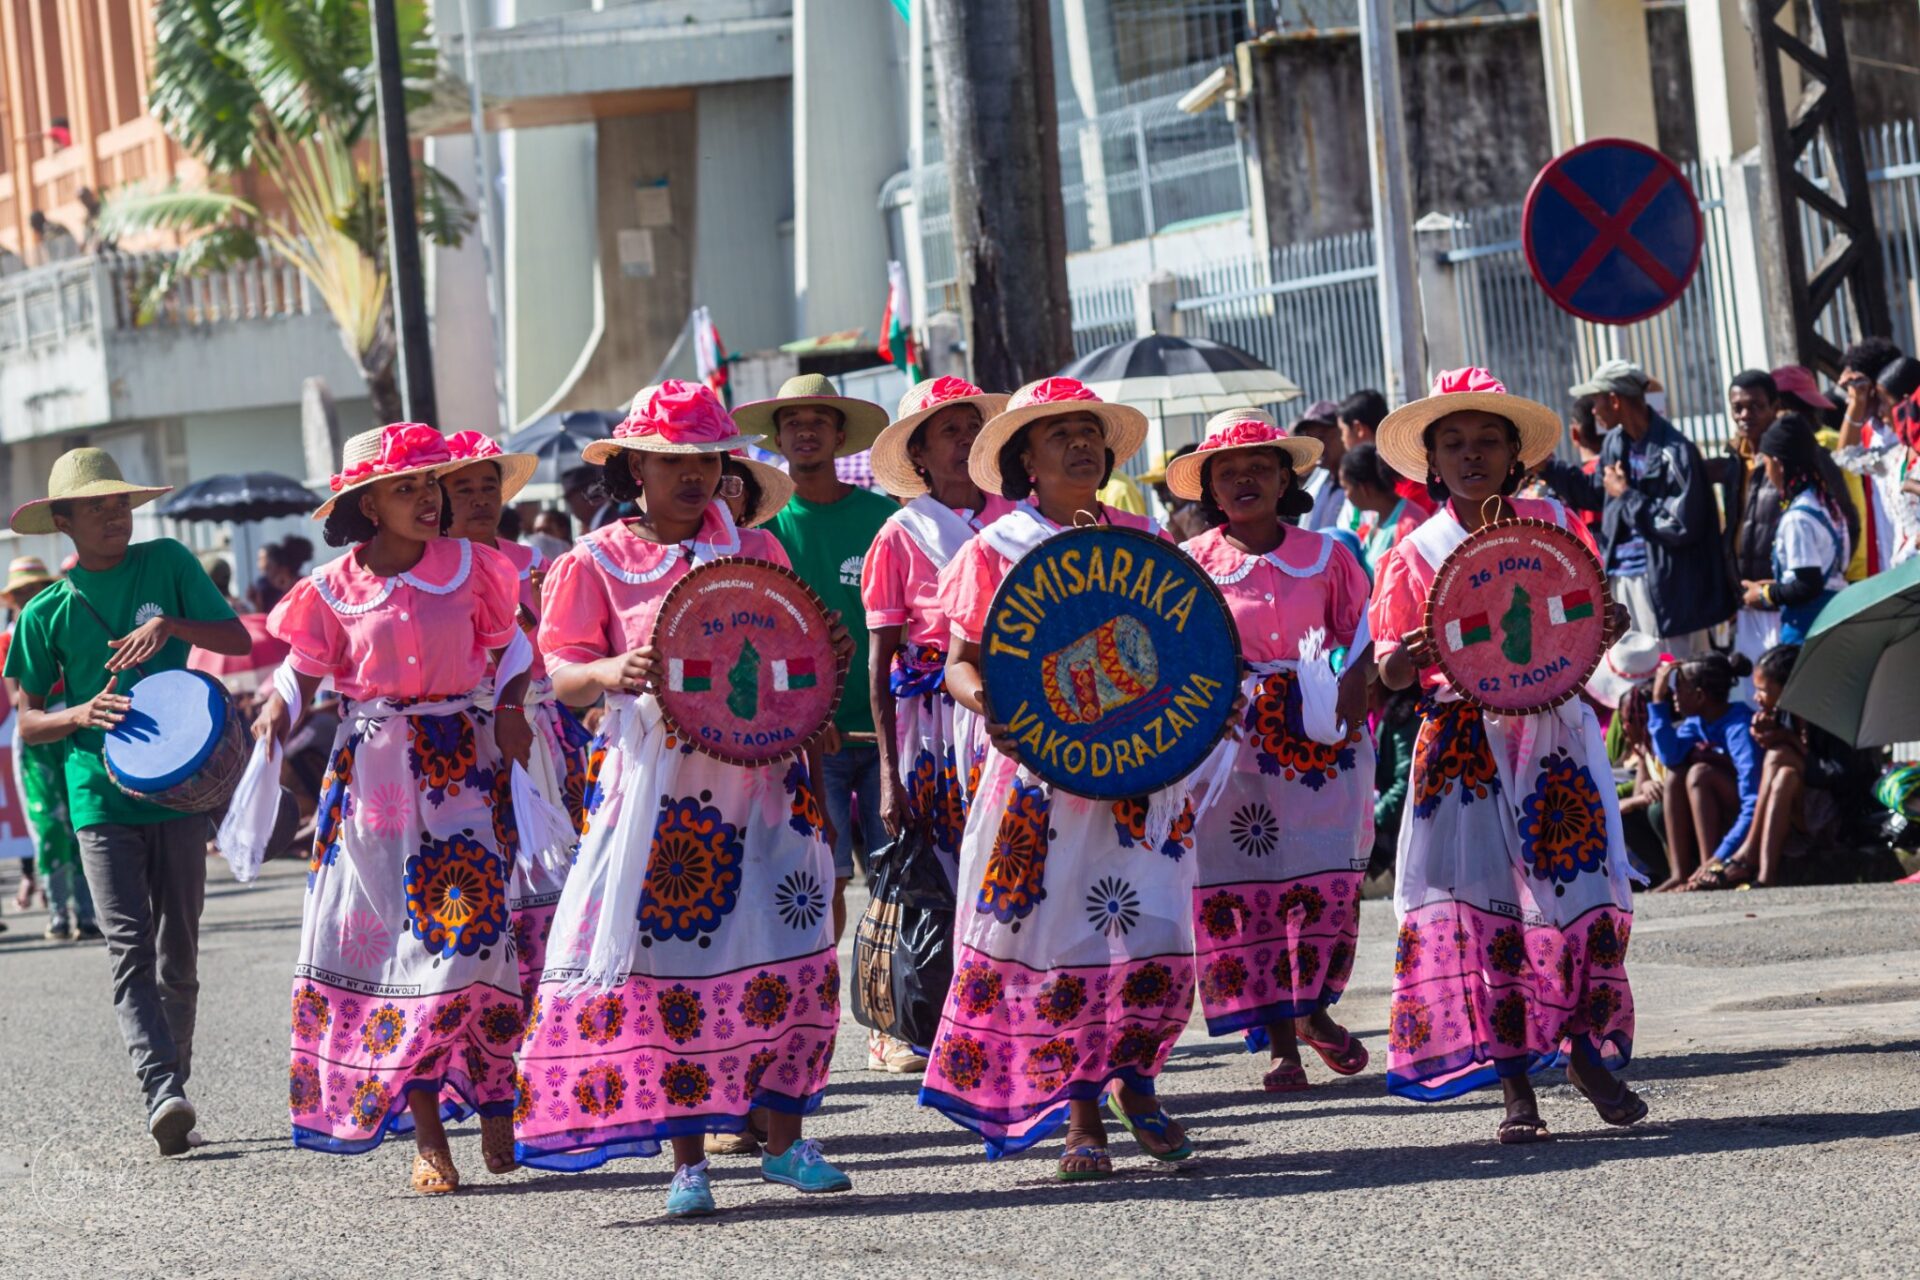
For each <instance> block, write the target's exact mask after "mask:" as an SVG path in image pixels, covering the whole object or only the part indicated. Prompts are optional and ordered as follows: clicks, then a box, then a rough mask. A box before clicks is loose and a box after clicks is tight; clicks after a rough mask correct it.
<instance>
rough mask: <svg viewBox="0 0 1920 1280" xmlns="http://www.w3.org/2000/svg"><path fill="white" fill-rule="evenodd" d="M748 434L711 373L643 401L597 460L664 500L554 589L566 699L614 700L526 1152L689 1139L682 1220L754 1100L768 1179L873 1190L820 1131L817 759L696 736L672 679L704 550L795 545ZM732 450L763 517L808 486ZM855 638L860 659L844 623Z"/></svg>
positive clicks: (703, 1199)
mask: <svg viewBox="0 0 1920 1280" xmlns="http://www.w3.org/2000/svg"><path fill="white" fill-rule="evenodd" d="M747 443H748V439H747V437H744V436H742V435H740V434H739V432H738V430H737V429H736V428H735V426H734V424H733V420H732V419H731V418H730V417H728V416H727V412H726V410H725V409H724V408H723V407H722V406H721V404H720V401H719V400H718V399H717V398H716V397H715V396H714V394H713V392H712V391H711V390H709V389H708V388H706V387H704V386H700V385H697V384H691V383H686V382H680V381H668V382H665V383H663V384H661V385H660V387H659V388H658V389H656V390H654V391H653V393H652V394H651V395H648V396H646V397H645V398H644V400H638V401H637V402H636V404H635V405H634V408H633V412H632V413H630V414H629V415H628V416H627V419H626V420H625V421H624V422H622V423H621V424H620V425H619V426H618V427H617V428H615V430H614V434H613V437H612V438H611V439H607V440H601V441H596V442H595V443H593V444H592V445H589V446H588V447H587V449H586V451H585V457H586V460H587V461H588V462H589V463H593V464H596V465H600V466H601V467H602V468H603V471H604V477H605V483H606V486H607V491H608V493H609V494H611V495H612V497H613V498H614V500H616V501H628V500H634V499H638V500H640V501H641V502H642V504H643V507H644V514H642V515H640V516H638V517H637V518H635V519H631V520H622V521H616V522H615V523H613V524H611V525H608V526H607V527H605V528H603V529H599V530H596V531H595V532H593V533H592V534H590V535H588V536H587V537H585V538H582V539H581V540H580V541H579V542H577V543H575V544H574V547H573V549H572V550H571V551H569V552H568V553H567V554H566V555H564V556H561V557H560V558H559V559H557V560H555V561H554V563H553V567H552V568H551V569H550V570H549V571H548V573H547V578H546V582H545V584H544V586H543V588H542V599H541V603H542V610H541V616H540V651H541V652H542V654H544V655H545V657H546V661H547V669H548V671H549V672H550V673H551V676H552V679H553V687H554V693H555V695H556V696H557V697H558V698H559V699H560V700H561V701H562V702H565V703H567V704H568V705H569V706H575V707H584V706H588V705H590V704H592V703H593V702H595V701H596V700H598V699H600V698H602V697H604V698H605V699H606V701H607V718H606V722H605V725H604V727H603V729H602V736H601V738H600V740H599V742H598V743H597V744H596V747H595V750H594V755H593V759H592V761H591V765H590V768H591V776H590V778H589V781H588V787H587V805H586V808H587V816H586V833H585V835H584V837H583V838H582V840H581V843H580V853H579V858H578V860H577V861H576V862H575V863H574V867H573V871H572V872H571V873H570V874H569V875H568V877H567V883H566V888H565V890H564V891H563V892H562V894H561V896H560V906H559V910H558V911H557V913H556V914H555V917H554V923H553V935H552V937H551V939H550V940H549V942H548V947H547V964H546V971H545V973H544V974H543V975H542V977H541V980H540V990H539V994H538V995H537V996H536V997H535V1003H534V1012H533V1017H532V1019H531V1022H530V1025H529V1027H528V1030H527V1043H526V1048H525V1050H524V1051H523V1053H522V1056H521V1072H522V1075H523V1080H522V1085H521V1095H520V1107H519V1111H518V1112H517V1114H516V1126H517V1133H518V1137H519V1144H518V1150H519V1155H520V1159H521V1161H522V1162H523V1163H525V1164H528V1165H531V1166H533V1167H535V1168H543V1169H561V1170H579V1169H590V1168H594V1167H596V1166H598V1165H600V1164H603V1163H605V1162H606V1161H607V1160H609V1159H612V1158H614V1157H616V1156H630V1155H639V1156H649V1155H654V1154H656V1153H658V1152H659V1150H660V1149H661V1147H662V1146H665V1145H669V1144H670V1145H671V1146H672V1148H673V1160H674V1175H673V1180H672V1183H671V1185H670V1186H669V1188H668V1192H667V1212H668V1213H669V1214H671V1215H674V1216H691V1215H699V1214H707V1213H711V1212H713V1194H712V1191H711V1189H710V1186H709V1182H708V1178H707V1166H706V1161H705V1159H704V1158H703V1145H704V1141H703V1139H704V1135H706V1134H709V1133H739V1132H741V1131H742V1130H744V1129H745V1128H746V1127H747V1118H748V1112H749V1111H750V1110H761V1111H763V1112H764V1114H765V1115H766V1117H767V1122H766V1125H767V1142H766V1148H765V1153H764V1155H763V1157H762V1159H761V1162H760V1172H761V1176H762V1177H763V1178H765V1179H766V1180H768V1181H771V1182H779V1183H782V1184H785V1185H787V1186H792V1187H796V1188H798V1189H799V1190H802V1191H844V1190H846V1189H847V1188H848V1187H850V1186H851V1185H852V1183H851V1182H850V1180H849V1179H848V1178H847V1176H846V1175H845V1174H843V1173H841V1172H840V1171H839V1170H837V1169H835V1168H834V1167H833V1166H832V1165H830V1164H828V1163H827V1161H826V1160H825V1158H824V1157H822V1156H821V1154H820V1149H819V1147H818V1146H817V1145H816V1144H814V1143H813V1142H811V1141H809V1140H807V1139H805V1138H803V1137H802V1136H801V1118H802V1117H803V1116H805V1115H806V1114H807V1113H808V1112H810V1111H812V1110H813V1109H814V1108H815V1107H817V1106H818V1105H819V1104H820V1099H821V1097H822V1094H823V1091H824V1089H825V1087H826V1082H827V1069H828V1064H829V1061H830V1059H831V1058H832V1056H833V1042H834V1032H835V1029H836V1028H837V1026H838V1025H839V1021H840V1006H839V988H840V974H839V968H838V965H837V964H836V962H835V958H834V946H833V920H832V914H831V906H832V894H833V860H832V854H831V851H830V848H829V845H830V841H831V837H830V836H827V835H826V833H825V831H824V826H825V822H824V819H823V817H822V815H821V810H820V805H819V802H818V800H817V799H816V797H815V794H814V792H813V789H812V786H811V783H810V781H809V779H810V778H811V777H812V776H813V773H812V769H813V767H814V766H815V765H816V764H817V759H816V755H817V753H815V752H812V751H810V752H808V753H807V758H805V759H801V758H795V759H791V760H786V761H782V762H780V763H778V764H775V765H771V766H767V767H763V768H747V767H743V766H739V765H733V764H727V763H724V762H722V761H720V760H717V759H714V758H713V757H711V756H707V755H700V754H695V753H694V751H693V748H692V745H691V744H690V743H685V742H679V741H676V740H675V738H674V737H673V735H672V734H671V733H670V731H669V730H668V729H667V727H666V724H665V722H664V721H663V720H662V718H661V715H660V710H659V704H658V702H657V701H655V700H654V699H653V698H652V697H651V696H649V695H650V691H651V690H652V689H653V688H654V687H655V686H656V681H657V679H658V676H659V671H658V666H657V662H656V658H655V655H654V650H653V646H652V642H651V637H652V632H653V622H654V617H655V615H656V614H657V613H658V612H659V609H660V606H661V603H662V602H663V601H664V600H665V599H666V596H667V592H668V591H669V590H670V589H671V588H672V587H673V585H674V584H675V583H676V582H678V581H679V580H680V579H681V578H683V577H684V576H686V574H687V572H688V570H689V569H690V568H692V567H693V566H694V565H696V564H698V563H701V562H703V561H706V560H710V559H715V558H718V557H720V556H732V555H739V556H747V557H751V558H754V559H759V560H769V561H772V562H773V563H775V564H780V565H785V564H786V563H787V558H786V556H785V554H784V553H783V552H782V551H781V549H780V545H779V543H777V542H775V541H774V539H773V538H772V537H771V536H770V535H768V534H766V533H764V532H762V531H761V530H759V529H754V528H749V529H746V530H739V529H737V528H736V527H735V525H734V521H733V518H732V516H731V514H730V513H729V512H728V509H727V506H726V503H725V502H724V500H722V499H723V498H724V497H725V496H726V495H725V494H723V493H722V492H721V488H722V483H723V481H722V475H723V472H722V466H723V462H722V460H723V459H725V458H727V455H728V454H730V453H731V452H732V451H734V450H737V449H739V448H741V447H742V446H744V445H745V444H747ZM731 462H732V463H733V464H734V465H739V466H744V467H746V468H748V469H749V470H750V472H751V474H752V475H753V477H754V479H755V480H756V482H757V483H758V485H759V488H760V492H761V502H760V506H759V507H758V509H757V510H754V511H752V512H751V513H750V514H749V516H748V521H747V522H748V523H749V524H758V523H760V522H762V521H765V520H769V519H771V518H772V517H773V515H774V514H775V513H776V512H778V511H779V509H780V508H781V507H782V506H784V505H785V503H786V501H787V498H788V497H789V496H790V495H791V494H792V491H793V490H792V482H791V481H790V480H788V478H787V477H786V475H785V474H784V473H783V472H780V471H778V470H776V469H774V468H772V467H768V466H764V465H762V464H760V463H757V462H753V461H751V460H748V459H745V458H733V459H731ZM731 487H732V486H731V485H728V488H731ZM835 643H836V645H837V646H839V648H840V649H841V654H842V660H843V661H844V660H845V657H846V655H847V654H848V653H849V652H850V651H851V648H852V643H851V640H850V638H849V637H848V635H847V633H846V630H845V628H844V627H840V626H838V625H836V626H835Z"/></svg>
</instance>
